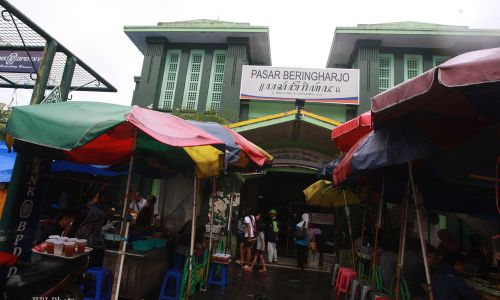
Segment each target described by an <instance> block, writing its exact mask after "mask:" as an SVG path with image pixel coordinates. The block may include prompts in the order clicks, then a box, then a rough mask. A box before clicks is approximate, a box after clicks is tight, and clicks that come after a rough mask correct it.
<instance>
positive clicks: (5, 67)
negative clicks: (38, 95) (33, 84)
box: [0, 50, 43, 73]
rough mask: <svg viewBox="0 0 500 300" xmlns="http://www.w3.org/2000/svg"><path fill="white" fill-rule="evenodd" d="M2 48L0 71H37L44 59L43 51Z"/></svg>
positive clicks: (0, 51) (0, 52)
mask: <svg viewBox="0 0 500 300" xmlns="http://www.w3.org/2000/svg"><path fill="white" fill-rule="evenodd" d="M29 54H30V55H28V53H27V52H26V51H14V50H0V72H9V73H35V72H36V70H34V69H33V65H35V68H36V69H37V70H38V68H39V67H40V62H41V61H42V55H43V51H30V52H29ZM30 56H31V59H30Z"/></svg>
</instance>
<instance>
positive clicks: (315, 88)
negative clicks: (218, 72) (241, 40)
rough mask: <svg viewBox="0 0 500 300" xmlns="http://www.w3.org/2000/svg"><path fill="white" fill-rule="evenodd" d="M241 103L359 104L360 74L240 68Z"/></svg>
mask: <svg viewBox="0 0 500 300" xmlns="http://www.w3.org/2000/svg"><path fill="white" fill-rule="evenodd" d="M240 99H247V100H259V101H295V100H296V99H304V100H306V101H307V102H317V103H334V104H353V105H358V104H359V70H357V69H333V68H328V69H308V68H281V67H280V68H277V67H268V66H248V65H245V66H243V70H242V75H241V88H240Z"/></svg>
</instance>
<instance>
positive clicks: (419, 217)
mask: <svg viewBox="0 0 500 300" xmlns="http://www.w3.org/2000/svg"><path fill="white" fill-rule="evenodd" d="M408 171H409V176H410V181H411V187H412V191H413V200H414V201H415V211H416V214H417V225H418V235H419V237H420V245H421V246H422V256H423V259H424V267H425V277H426V279H427V291H428V293H429V299H430V300H434V295H433V293H432V286H431V276H430V272H429V262H428V260H427V245H426V244H425V239H424V228H423V221H422V220H423V219H422V199H421V198H420V193H419V192H418V191H417V186H416V184H415V180H414V178H413V168H412V163H411V162H409V163H408Z"/></svg>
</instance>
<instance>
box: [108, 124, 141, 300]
mask: <svg viewBox="0 0 500 300" xmlns="http://www.w3.org/2000/svg"><path fill="white" fill-rule="evenodd" d="M136 136H137V131H136V129H134V149H135V141H136ZM134 157H135V154H132V155H131V156H130V162H129V167H128V177H127V186H126V190H125V199H123V212H122V226H121V230H120V231H121V234H122V237H123V238H122V240H121V241H120V251H119V252H118V259H117V261H118V262H117V263H116V265H115V272H114V277H113V289H112V292H113V295H112V299H114V300H118V295H119V294H120V282H121V279H122V270H123V261H124V259H125V250H126V249H127V238H128V229H129V226H130V222H129V221H127V219H126V218H125V215H126V211H127V200H128V198H129V191H130V182H131V181H132V167H133V165H134ZM123 222H126V224H125V226H123Z"/></svg>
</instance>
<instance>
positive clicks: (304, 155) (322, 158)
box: [266, 148, 333, 169]
mask: <svg viewBox="0 0 500 300" xmlns="http://www.w3.org/2000/svg"><path fill="white" fill-rule="evenodd" d="M266 151H267V152H268V153H269V154H271V155H272V156H273V158H274V159H273V166H274V167H306V168H311V169H320V168H321V167H323V165H324V164H325V163H327V162H329V161H331V160H333V157H332V156H330V155H326V154H323V153H319V152H316V151H313V150H308V149H301V148H273V149H268V150H266Z"/></svg>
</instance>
